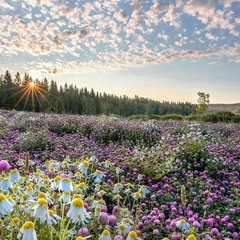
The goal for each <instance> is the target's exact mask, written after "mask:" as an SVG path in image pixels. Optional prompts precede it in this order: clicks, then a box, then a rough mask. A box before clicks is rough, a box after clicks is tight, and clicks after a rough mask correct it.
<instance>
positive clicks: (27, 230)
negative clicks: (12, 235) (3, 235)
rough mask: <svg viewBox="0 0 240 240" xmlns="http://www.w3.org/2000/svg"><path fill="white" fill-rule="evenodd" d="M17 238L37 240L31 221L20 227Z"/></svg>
mask: <svg viewBox="0 0 240 240" xmlns="http://www.w3.org/2000/svg"><path fill="white" fill-rule="evenodd" d="M17 238H18V239H20V238H21V240H37V235H36V231H35V229H34V223H33V222H31V221H27V222H25V223H24V224H23V226H22V227H21V229H20V232H19V234H18V236H17Z"/></svg>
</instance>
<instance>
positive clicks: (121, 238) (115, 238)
mask: <svg viewBox="0 0 240 240" xmlns="http://www.w3.org/2000/svg"><path fill="white" fill-rule="evenodd" d="M113 240H123V237H122V236H121V235H117V236H115V237H114V239H113Z"/></svg>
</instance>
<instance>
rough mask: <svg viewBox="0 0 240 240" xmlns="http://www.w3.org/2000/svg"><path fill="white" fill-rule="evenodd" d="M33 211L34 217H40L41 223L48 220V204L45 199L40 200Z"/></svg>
mask: <svg viewBox="0 0 240 240" xmlns="http://www.w3.org/2000/svg"><path fill="white" fill-rule="evenodd" d="M33 209H34V212H33V217H38V218H39V219H40V221H41V223H43V222H45V221H46V220H47V213H48V202H47V200H46V199H45V198H39V199H38V201H37V204H36V205H35V206H34V207H33Z"/></svg>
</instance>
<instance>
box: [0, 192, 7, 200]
mask: <svg viewBox="0 0 240 240" xmlns="http://www.w3.org/2000/svg"><path fill="white" fill-rule="evenodd" d="M4 199H6V196H5V195H4V194H2V193H1V194H0V201H2V200H4Z"/></svg>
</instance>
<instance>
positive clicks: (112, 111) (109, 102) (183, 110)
mask: <svg viewBox="0 0 240 240" xmlns="http://www.w3.org/2000/svg"><path fill="white" fill-rule="evenodd" d="M30 82H34V83H35V86H37V87H35V88H33V89H32V88H31V91H29V83H30ZM27 91H28V92H30V94H26V93H27ZM0 108H3V109H8V110H12V109H16V110H24V111H33V112H46V113H66V114H81V115H101V114H104V115H107V116H111V115H116V116H123V117H128V116H139V117H140V119H146V117H143V116H145V115H146V116H147V115H154V116H155V115H156V116H157V115H165V114H182V115H184V116H186V115H189V114H194V113H195V112H196V106H195V105H194V104H191V103H189V102H185V103H184V102H177V103H175V102H159V101H154V100H151V99H148V98H142V97H138V96H135V98H129V97H127V96H125V95H124V96H120V97H118V96H114V95H112V94H107V93H103V94H102V93H98V92H95V91H94V90H93V89H91V90H88V89H87V88H81V89H78V88H77V87H76V86H73V85H72V84H70V85H68V84H67V83H65V85H64V86H60V87H58V86H57V83H56V81H53V80H52V81H51V82H48V80H47V79H46V78H45V79H44V80H43V81H39V80H34V79H31V77H30V76H29V75H27V74H25V75H24V77H23V79H21V76H20V74H19V73H17V74H16V76H15V78H14V79H13V78H12V77H11V74H10V73H9V72H8V71H7V72H6V74H5V75H4V76H2V77H1V78H0ZM132 118H133V119H137V118H138V117H136V118H134V117H132Z"/></svg>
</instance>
